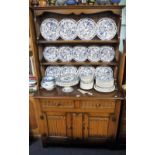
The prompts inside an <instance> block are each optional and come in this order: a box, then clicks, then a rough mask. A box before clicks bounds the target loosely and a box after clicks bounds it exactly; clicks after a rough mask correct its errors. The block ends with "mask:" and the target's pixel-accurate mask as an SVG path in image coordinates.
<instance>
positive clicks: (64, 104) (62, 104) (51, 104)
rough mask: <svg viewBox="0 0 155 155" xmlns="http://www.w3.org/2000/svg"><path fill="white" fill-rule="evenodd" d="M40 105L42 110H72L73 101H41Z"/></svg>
mask: <svg viewBox="0 0 155 155" xmlns="http://www.w3.org/2000/svg"><path fill="white" fill-rule="evenodd" d="M40 103H41V106H42V108H74V101H73V100H66V101H65V100H51V99H41V100H40Z"/></svg>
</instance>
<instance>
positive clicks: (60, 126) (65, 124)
mask: <svg viewBox="0 0 155 155" xmlns="http://www.w3.org/2000/svg"><path fill="white" fill-rule="evenodd" d="M45 115H46V123H47V124H46V127H47V132H48V136H50V137H70V131H69V130H70V129H71V127H70V122H69V121H70V116H69V115H68V114H67V113H63V112H62V113H61V112H50V113H46V114H45Z"/></svg>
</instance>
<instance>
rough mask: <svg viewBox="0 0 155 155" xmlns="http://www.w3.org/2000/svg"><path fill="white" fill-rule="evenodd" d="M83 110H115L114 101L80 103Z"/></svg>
mask: <svg viewBox="0 0 155 155" xmlns="http://www.w3.org/2000/svg"><path fill="white" fill-rule="evenodd" d="M80 108H81V109H115V101H114V100H88V101H81V102H80Z"/></svg>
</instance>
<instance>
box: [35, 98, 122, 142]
mask: <svg viewBox="0 0 155 155" xmlns="http://www.w3.org/2000/svg"><path fill="white" fill-rule="evenodd" d="M120 105H121V102H120V100H114V99H92V100H71V99H50V98H40V99H36V104H35V106H36V107H35V108H36V109H37V110H36V111H37V113H38V114H37V116H38V119H37V120H38V124H39V131H40V134H41V136H42V139H43V142H44V143H45V144H46V143H47V142H50V141H51V142H52V141H53V142H54V143H62V144H63V143H68V142H69V143H71V142H73V143H78V142H79V143H80V144H82V143H101V144H102V143H105V142H112V141H115V138H116V134H117V128H118V121H119V113H120Z"/></svg>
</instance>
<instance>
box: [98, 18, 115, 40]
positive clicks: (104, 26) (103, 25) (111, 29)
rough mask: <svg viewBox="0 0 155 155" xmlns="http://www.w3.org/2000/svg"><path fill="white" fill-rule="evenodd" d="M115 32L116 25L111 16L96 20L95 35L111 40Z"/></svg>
mask: <svg viewBox="0 0 155 155" xmlns="http://www.w3.org/2000/svg"><path fill="white" fill-rule="evenodd" d="M116 33H117V25H116V23H115V21H114V20H113V19H111V18H102V19H100V20H99V21H98V22H97V36H98V38H100V39H101V40H111V39H113V38H114V37H115V35H116Z"/></svg>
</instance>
